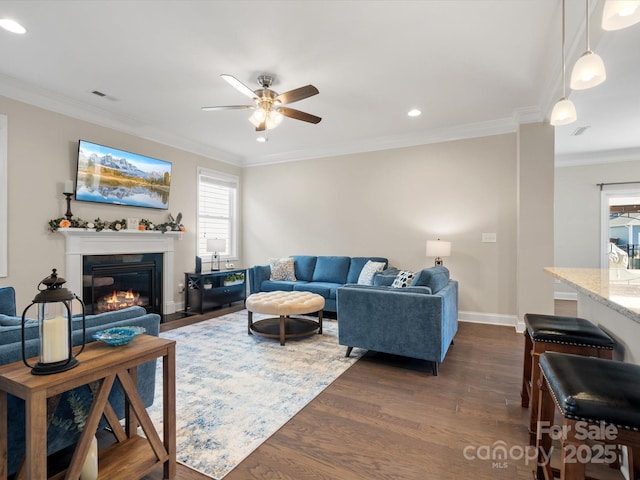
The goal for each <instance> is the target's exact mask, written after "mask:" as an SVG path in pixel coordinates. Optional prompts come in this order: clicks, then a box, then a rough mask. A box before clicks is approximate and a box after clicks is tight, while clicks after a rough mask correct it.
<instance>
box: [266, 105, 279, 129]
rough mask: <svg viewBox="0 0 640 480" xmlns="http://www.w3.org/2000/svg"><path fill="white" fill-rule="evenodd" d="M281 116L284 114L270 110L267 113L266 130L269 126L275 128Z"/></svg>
mask: <svg viewBox="0 0 640 480" xmlns="http://www.w3.org/2000/svg"><path fill="white" fill-rule="evenodd" d="M283 118H284V115H282V114H281V113H280V112H279V111H277V110H271V111H270V112H269V113H268V114H267V119H266V123H265V127H266V128H267V130H269V129H271V128H276V127H277V126H278V125H280V124H281V123H282V119H283Z"/></svg>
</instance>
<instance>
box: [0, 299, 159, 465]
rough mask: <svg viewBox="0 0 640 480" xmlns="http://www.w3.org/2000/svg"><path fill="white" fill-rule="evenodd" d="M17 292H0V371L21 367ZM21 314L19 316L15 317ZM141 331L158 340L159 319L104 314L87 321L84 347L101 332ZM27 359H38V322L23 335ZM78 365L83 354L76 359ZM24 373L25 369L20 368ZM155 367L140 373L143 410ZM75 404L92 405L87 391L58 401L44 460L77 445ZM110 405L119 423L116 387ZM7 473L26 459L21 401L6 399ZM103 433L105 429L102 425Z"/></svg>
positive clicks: (139, 313) (77, 339)
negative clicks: (13, 365)
mask: <svg viewBox="0 0 640 480" xmlns="http://www.w3.org/2000/svg"><path fill="white" fill-rule="evenodd" d="M36 311H37V309H36V308H35V307H32V308H31V309H30V310H29V311H28V314H29V315H31V313H33V314H34V315H35V312H36ZM16 313H17V312H16V304H15V291H14V289H13V288H12V287H2V288H0V365H4V364H7V363H13V362H21V361H22V318H21V317H18V316H16ZM19 313H20V314H22V312H19ZM72 324H73V333H72V339H73V344H74V345H78V344H80V343H81V342H82V320H81V319H79V318H78V317H77V316H75V317H74V319H73V321H72ZM124 326H141V327H144V328H145V329H146V333H147V334H148V335H155V336H158V333H159V330H160V316H159V315H157V314H155V313H147V312H146V310H145V309H144V308H142V307H130V308H125V309H122V310H117V311H114V312H106V313H101V314H97V315H88V316H87V317H86V335H85V342H86V343H89V342H93V341H94V339H93V337H92V336H93V334H94V333H96V332H97V331H99V330H103V329H105V328H111V327H124ZM25 346H26V353H27V356H29V357H35V356H37V355H38V347H39V339H38V322H37V321H35V320H33V321H30V322H29V325H28V326H27V327H26V329H25ZM78 360H79V361H80V362H81V363H82V354H80V355H79V356H78ZM24 368H25V369H26V368H27V367H26V366H25V367H24ZM155 371H156V362H155V360H154V361H151V362H149V363H146V364H144V365H141V366H140V367H139V368H138V391H139V392H140V396H141V397H142V401H143V402H144V404H145V406H147V407H148V406H150V405H151V404H152V403H153V398H154V394H155ZM71 395H73V398H74V399H78V400H79V401H80V402H81V403H82V405H83V406H84V408H85V410H86V409H87V407H88V406H89V405H90V403H91V393H90V390H89V389H88V388H87V387H81V388H77V389H75V390H73V391H71V392H66V393H64V394H63V395H62V398H61V400H60V402H59V405H58V408H57V410H56V412H55V414H54V416H53V419H52V422H51V425H50V427H49V430H48V432H47V454H48V455H51V454H52V453H56V452H58V451H60V450H61V449H63V448H66V447H68V446H69V445H72V444H74V443H76V442H77V441H78V437H79V435H80V433H79V432H78V431H77V430H76V429H75V428H74V424H73V410H72V408H71V405H70V398H71ZM109 401H110V402H111V405H112V406H113V408H114V409H115V411H116V413H117V414H118V416H119V418H124V394H123V392H122V389H121V388H120V385H119V383H116V385H114V387H113V389H112V391H111V394H110V396H109ZM7 409H8V424H7V427H8V428H7V445H8V455H7V458H8V463H9V465H8V467H9V474H13V473H14V472H16V471H17V469H18V467H19V465H20V462H21V460H22V458H23V457H24V453H25V416H24V401H23V400H21V399H19V398H17V397H14V396H13V395H8V398H7ZM102 422H103V423H102V424H101V428H102V427H105V426H106V422H105V421H104V419H103V421H102Z"/></svg>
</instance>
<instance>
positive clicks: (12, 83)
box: [0, 74, 242, 166]
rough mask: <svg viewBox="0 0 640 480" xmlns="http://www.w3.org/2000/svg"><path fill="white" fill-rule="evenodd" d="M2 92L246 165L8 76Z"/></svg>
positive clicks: (0, 86) (2, 80)
mask: <svg viewBox="0 0 640 480" xmlns="http://www.w3.org/2000/svg"><path fill="white" fill-rule="evenodd" d="M0 95H2V96H4V97H7V98H11V99H13V100H17V101H19V102H23V103H27V104H29V105H33V106H36V107H39V108H43V109H45V110H49V111H52V112H55V113H59V114H62V115H66V116H68V117H72V118H76V119H78V120H83V121H86V122H89V123H93V124H96V125H100V126H101V127H106V128H110V129H113V130H117V131H120V132H123V133H127V134H130V135H135V136H136V137H140V138H143V139H145V140H150V141H153V142H157V143H161V144H163V145H167V146H170V147H174V148H178V149H181V150H184V151H187V152H190V153H194V154H196V155H202V156H204V157H207V158H211V159H214V160H219V161H221V162H224V163H229V164H232V165H236V166H241V165H242V158H241V157H240V156H238V155H234V154H232V153H229V152H226V151H223V150H219V149H216V148H214V147H211V146H209V145H204V144H202V143H199V142H194V141H192V140H189V139H185V138H184V137H180V136H177V135H173V134H171V133H168V132H165V131H161V130H159V129H156V128H153V127H149V123H150V122H149V123H148V122H144V121H141V120H140V119H138V118H134V117H131V116H127V115H115V114H113V113H111V112H109V111H107V110H105V109H102V108H99V107H96V106H94V105H90V104H88V103H85V102H79V101H77V100H74V99H72V98H70V97H66V96H64V95H60V94H57V93H53V92H51V91H50V90H45V89H43V88H41V87H37V86H35V85H32V84H27V83H25V82H23V81H19V80H17V79H15V78H13V77H9V76H7V75H2V74H0Z"/></svg>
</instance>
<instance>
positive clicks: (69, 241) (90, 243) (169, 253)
mask: <svg viewBox="0 0 640 480" xmlns="http://www.w3.org/2000/svg"><path fill="white" fill-rule="evenodd" d="M58 233H60V234H62V235H63V236H64V237H65V257H66V269H65V275H64V277H65V279H66V280H67V288H68V289H69V290H71V291H72V292H76V293H77V294H78V295H80V292H82V297H83V298H82V300H83V301H85V302H88V301H89V300H90V298H89V297H87V298H84V297H85V291H84V284H85V275H84V270H83V267H84V257H85V256H101V255H125V254H134V255H140V254H145V253H147V252H154V253H158V254H160V255H162V260H161V265H162V270H161V272H162V273H161V275H162V278H161V280H157V281H158V283H160V284H161V291H162V293H161V295H160V297H158V298H157V299H156V300H154V303H155V302H157V303H159V305H160V306H159V308H160V312H158V313H161V314H162V315H163V316H166V315H171V314H173V313H175V311H176V303H175V299H174V295H175V293H176V292H175V289H174V285H176V279H175V278H174V265H173V264H174V250H175V246H174V243H175V241H176V240H177V241H179V240H180V239H182V236H183V233H182V232H159V231H144V232H143V231H137V230H135V231H134V230H124V231H119V232H116V231H106V230H102V231H100V232H95V231H91V230H86V229H83V228H60V229H58ZM157 265H158V264H157V263H156V268H157ZM111 293H113V290H112V291H111Z"/></svg>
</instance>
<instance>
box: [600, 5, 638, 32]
mask: <svg viewBox="0 0 640 480" xmlns="http://www.w3.org/2000/svg"><path fill="white" fill-rule="evenodd" d="M638 22H640V0H607V1H606V3H605V4H604V10H603V12H602V29H603V30H621V29H623V28H627V27H630V26H631V25H634V24H636V23H638Z"/></svg>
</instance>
